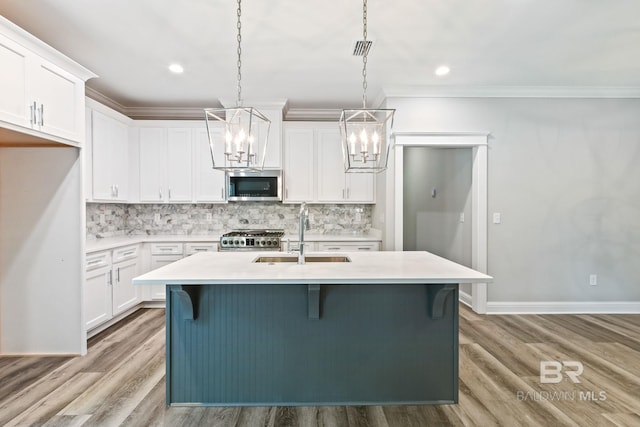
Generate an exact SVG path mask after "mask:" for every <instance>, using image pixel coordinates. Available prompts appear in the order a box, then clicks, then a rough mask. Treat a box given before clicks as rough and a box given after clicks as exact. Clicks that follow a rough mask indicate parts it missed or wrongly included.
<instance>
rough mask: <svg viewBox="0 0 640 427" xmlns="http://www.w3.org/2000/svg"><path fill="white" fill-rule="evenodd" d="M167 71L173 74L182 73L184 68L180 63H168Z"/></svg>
mask: <svg viewBox="0 0 640 427" xmlns="http://www.w3.org/2000/svg"><path fill="white" fill-rule="evenodd" d="M169 71H171V72H172V73H175V74H182V73H184V68H183V67H182V65H180V64H171V65H169Z"/></svg>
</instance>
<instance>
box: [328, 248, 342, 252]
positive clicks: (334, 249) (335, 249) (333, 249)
mask: <svg viewBox="0 0 640 427" xmlns="http://www.w3.org/2000/svg"><path fill="white" fill-rule="evenodd" d="M327 250H330V251H339V250H340V248H339V247H337V248H327Z"/></svg>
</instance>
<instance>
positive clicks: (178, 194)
mask: <svg viewBox="0 0 640 427" xmlns="http://www.w3.org/2000/svg"><path fill="white" fill-rule="evenodd" d="M191 131H192V130H191V129H167V166H166V168H167V169H166V177H167V193H166V196H167V197H166V201H168V202H190V201H191V200H192V199H193V176H192V154H191V152H192V151H191V148H192V143H191Z"/></svg>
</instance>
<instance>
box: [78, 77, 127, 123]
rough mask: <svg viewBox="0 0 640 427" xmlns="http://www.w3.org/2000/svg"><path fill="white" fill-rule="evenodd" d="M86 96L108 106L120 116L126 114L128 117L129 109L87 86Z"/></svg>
mask: <svg viewBox="0 0 640 427" xmlns="http://www.w3.org/2000/svg"><path fill="white" fill-rule="evenodd" d="M84 94H85V95H86V96H87V98H91V99H93V100H94V101H96V102H99V103H100V104H102V105H104V106H107V107H109V108H111V109H112V110H115V111H117V112H118V113H120V114H124V115H125V116H128V114H127V113H126V110H127V107H125V106H124V105H122V104H120V103H118V102H116V101H114V100H113V99H111V98H109V97H108V96H106V95H103V94H102V93H100V92H98V91H97V90H95V89H93V88H91V87H89V86H86V85H85V87H84Z"/></svg>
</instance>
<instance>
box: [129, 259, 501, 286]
mask: <svg viewBox="0 0 640 427" xmlns="http://www.w3.org/2000/svg"><path fill="white" fill-rule="evenodd" d="M336 255H339V256H346V257H348V258H349V259H350V260H351V262H308V263H306V264H304V265H299V264H297V263H295V262H281V263H255V262H253V261H254V260H255V259H256V258H258V257H267V256H292V257H295V256H297V254H295V253H294V254H287V253H286V252H258V251H252V252H202V253H196V254H194V255H191V256H189V257H187V258H184V259H181V260H179V261H176V262H174V263H172V264H169V265H166V266H164V267H161V268H159V269H157V270H154V271H150V272H148V273H145V274H143V275H141V276H138V277H136V278H135V279H133V283H134V284H136V285H149V284H172V285H211V284H231V283H232V284H375V283H384V284H394V283H395V284H412V283H413V284H419V283H432V284H443V283H486V282H490V281H491V280H492V277H491V276H488V275H486V274H483V273H480V272H478V271H475V270H472V269H470V268H467V267H465V266H462V265H460V264H457V263H454V262H452V261H449V260H447V259H444V258H441V257H439V256H437V255H434V254H431V253H429V252H423V251H415V252H404V251H395V252H394V251H381V252H366V253H362V252H343V253H327V252H316V253H308V254H307V256H308V257H312V256H336Z"/></svg>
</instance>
